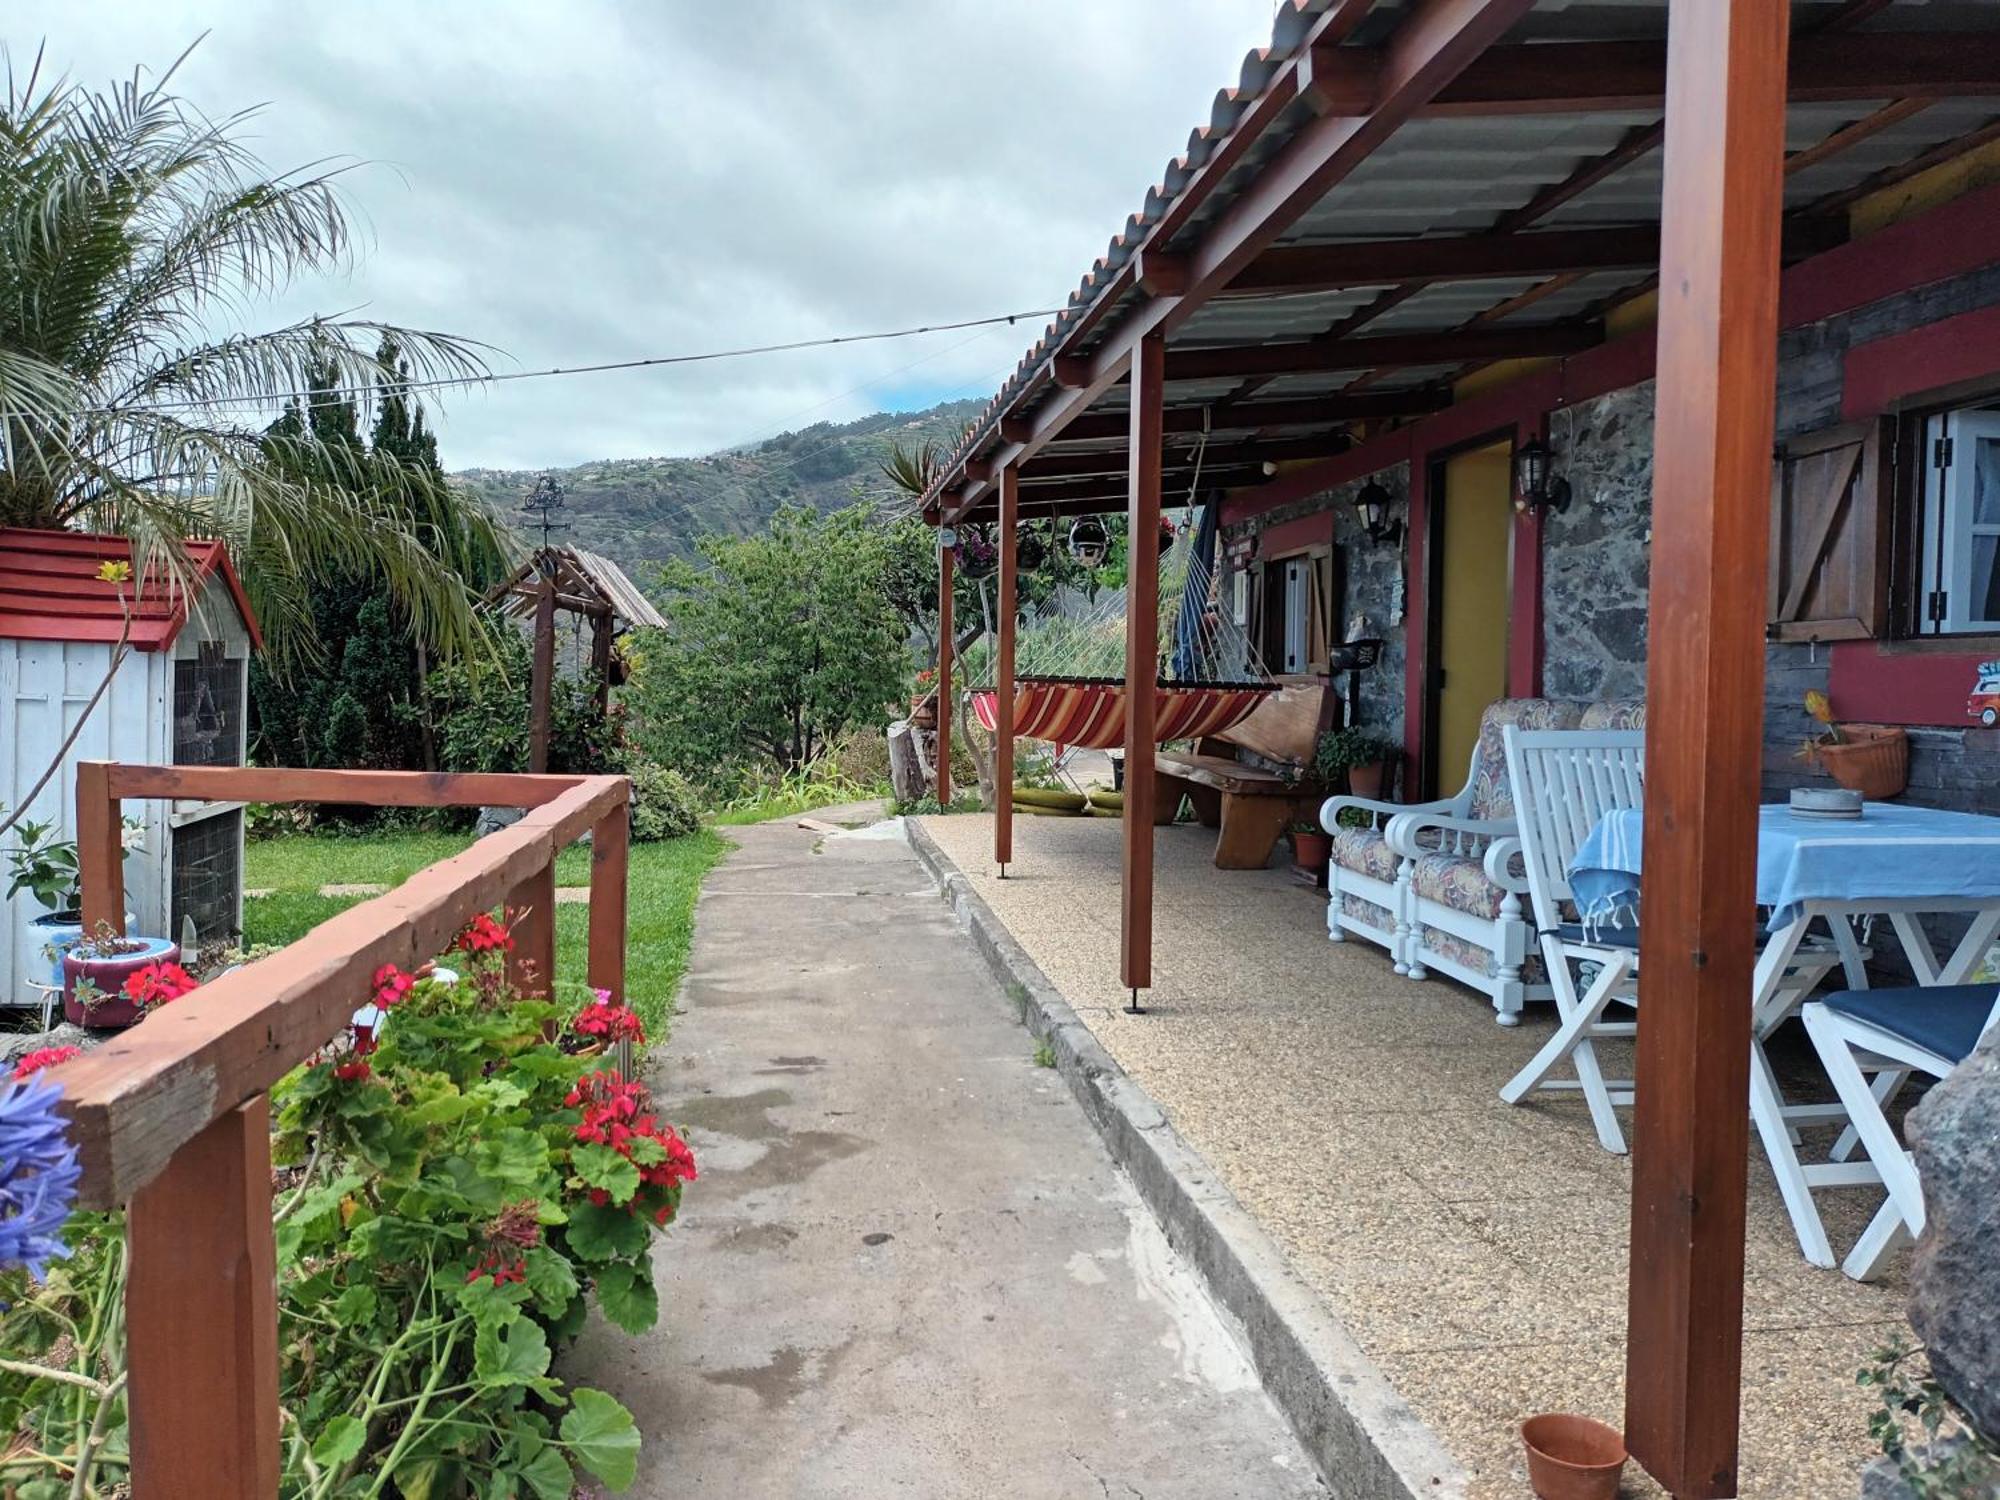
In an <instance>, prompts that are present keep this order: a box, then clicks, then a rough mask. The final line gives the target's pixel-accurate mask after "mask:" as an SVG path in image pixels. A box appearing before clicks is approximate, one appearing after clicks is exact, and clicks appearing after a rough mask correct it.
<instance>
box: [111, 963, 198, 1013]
mask: <svg viewBox="0 0 2000 1500" xmlns="http://www.w3.org/2000/svg"><path fill="white" fill-rule="evenodd" d="M198 987H199V983H198V981H197V980H196V979H195V977H194V976H193V975H192V974H190V973H188V971H187V970H186V969H183V968H182V967H181V966H180V965H179V964H170V963H159V964H147V965H146V967H145V968H143V969H140V970H139V971H138V972H136V973H134V974H131V975H129V976H128V977H127V978H126V980H125V990H124V993H125V998H126V999H127V1000H130V1001H131V1002H132V1003H133V1004H134V1005H136V1006H138V1007H139V1009H140V1010H152V1009H154V1008H156V1007H158V1006H162V1005H165V1004H166V1003H167V1002H168V1001H170V1000H178V999H180V997H181V996H183V995H185V994H186V993H187V992H188V991H189V990H192V989H196V988H198Z"/></svg>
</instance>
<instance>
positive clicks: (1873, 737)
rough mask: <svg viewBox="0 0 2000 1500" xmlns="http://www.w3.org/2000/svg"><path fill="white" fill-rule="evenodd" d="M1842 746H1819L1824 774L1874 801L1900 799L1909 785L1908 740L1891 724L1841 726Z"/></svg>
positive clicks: (1905, 735)
mask: <svg viewBox="0 0 2000 1500" xmlns="http://www.w3.org/2000/svg"><path fill="white" fill-rule="evenodd" d="M1840 733H1841V736H1842V738H1841V743H1839V744H1837V745H1819V746H1817V747H1815V748H1816V752H1817V754H1818V756H1819V761H1820V764H1821V765H1823V766H1825V767H1826V774H1827V775H1829V776H1831V777H1832V778H1833V779H1834V780H1835V781H1837V782H1839V783H1840V785H1842V786H1844V787H1846V788H1847V789H1848V790H1849V791H1851V792H1859V793H1861V795H1862V796H1864V797H1867V798H1870V799H1871V800H1873V801H1877V802H1879V801H1881V800H1883V799H1884V798H1887V797H1897V796H1901V795H1902V793H1903V792H1904V790H1905V789H1907V788H1908V786H1909V784H1910V737H1909V735H1908V734H1906V733H1905V732H1904V731H1903V730H1902V729H1901V728H1899V727H1897V726H1895V725H1892V724H1843V725H1841V726H1840Z"/></svg>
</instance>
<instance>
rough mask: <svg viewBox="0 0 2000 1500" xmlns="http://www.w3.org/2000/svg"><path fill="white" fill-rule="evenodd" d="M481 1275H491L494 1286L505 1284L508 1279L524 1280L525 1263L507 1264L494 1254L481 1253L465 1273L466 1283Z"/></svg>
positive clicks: (525, 1276) (525, 1272)
mask: <svg viewBox="0 0 2000 1500" xmlns="http://www.w3.org/2000/svg"><path fill="white" fill-rule="evenodd" d="M482 1276H490V1277H492V1278H493V1284H494V1285H495V1286H505V1285H506V1284H507V1283H508V1282H510V1281H526V1280H527V1279H528V1270H527V1267H526V1266H525V1265H508V1264H507V1263H506V1262H505V1261H502V1260H500V1259H499V1258H497V1257H495V1256H491V1255H482V1256H480V1257H479V1264H478V1265H476V1266H474V1267H473V1268H472V1270H471V1271H470V1272H468V1273H467V1274H466V1278H465V1280H466V1284H467V1285H470V1284H471V1283H473V1282H475V1281H477V1280H478V1279H479V1278H480V1277H482Z"/></svg>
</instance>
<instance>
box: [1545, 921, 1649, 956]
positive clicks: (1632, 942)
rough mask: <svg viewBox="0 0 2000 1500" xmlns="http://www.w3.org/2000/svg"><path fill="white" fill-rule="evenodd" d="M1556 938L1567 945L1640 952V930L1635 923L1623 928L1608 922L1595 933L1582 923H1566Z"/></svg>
mask: <svg viewBox="0 0 2000 1500" xmlns="http://www.w3.org/2000/svg"><path fill="white" fill-rule="evenodd" d="M1556 936H1557V937H1559V938H1561V939H1562V940H1563V941H1564V942H1565V943H1589V944H1592V945H1593V946H1595V947H1599V948H1629V949H1631V950H1632V951H1633V952H1634V953H1636V952H1638V951H1639V928H1638V925H1637V924H1636V923H1633V922H1627V923H1626V924H1625V925H1624V926H1623V927H1613V926H1612V925H1611V924H1610V923H1609V922H1607V923H1605V924H1604V925H1603V926H1602V927H1600V928H1598V929H1597V930H1596V931H1595V932H1591V931H1588V930H1587V929H1585V927H1584V926H1583V924H1582V923H1581V922H1565V923H1563V924H1562V926H1560V927H1558V928H1557V929H1556Z"/></svg>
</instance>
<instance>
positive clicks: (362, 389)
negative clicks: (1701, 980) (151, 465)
mask: <svg viewBox="0 0 2000 1500" xmlns="http://www.w3.org/2000/svg"><path fill="white" fill-rule="evenodd" d="M1058 311H1060V309H1056V308H1038V309H1034V310H1031V311H1028V312H1013V313H1000V314H997V315H995V316H993V317H990V318H964V319H961V320H959V321H958V322H955V323H924V324H920V325H918V326H917V327H914V328H892V329H888V330H885V331H883V332H880V333H845V334H836V335H833V336H832V337H829V338H817V339H793V340H791V341H789V342H787V343H782V344H753V345H750V346H748V347H746V348H741V349H712V350H709V351H708V352H706V353H703V354H660V355H654V356H651V357H649V358H646V359H616V360H607V361H605V362H603V363H601V364H592V365H558V366H555V367H553V368H550V369H547V370H513V371H509V372H507V373H505V374H500V375H490V374H489V375H444V376H439V377H437V378H436V379H432V380H399V381H394V382H389V381H384V382H382V383H380V384H377V385H366V386H340V387H335V388H332V389H328V390H310V389H308V390H296V391H263V392H259V393H258V394H257V395H255V396H247V395H246V396H219V397H213V398H208V399H198V398H189V399H187V400H183V401H160V402H155V403H153V404H152V405H150V406H148V407H147V408H146V409H147V410H148V411H208V410H213V409H215V408H217V407H227V406H264V407H267V406H272V405H275V404H277V403H278V402H281V401H290V400H293V399H295V398H296V399H301V400H303V399H312V400H337V399H340V398H343V397H348V396H375V395H385V394H386V395H402V394H405V393H407V392H411V391H435V390H449V389H457V388H470V387H480V386H494V385H504V384H506V383H508V382H510V381H516V380H547V379H549V378H550V377H552V376H558V375H601V374H604V373H606V372H607V371H612V370H648V369H655V368H658V367H661V366H665V365H693V364H704V363H707V362H708V361H711V360H718V359H744V358H748V357H750V356H752V355H758V354H788V353H791V352H793V351H795V350H799V349H825V348H830V347H832V346H833V345H836V344H873V343H882V342H884V341H886V340H889V339H907V338H914V337H916V336H917V335H918V334H924V333H950V332H951V331H952V330H954V329H959V328H990V327H993V326H995V325H997V324H1001V323H1018V322H1020V321H1021V320H1022V319H1023V318H1052V317H1054V316H1055V315H1056V313H1057V312H1058ZM100 414H104V413H100Z"/></svg>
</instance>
